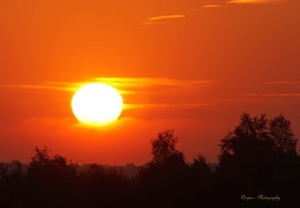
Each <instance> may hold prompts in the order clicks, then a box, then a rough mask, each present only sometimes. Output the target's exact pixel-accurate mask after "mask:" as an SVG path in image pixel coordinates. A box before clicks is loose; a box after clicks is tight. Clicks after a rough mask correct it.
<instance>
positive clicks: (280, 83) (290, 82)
mask: <svg viewBox="0 0 300 208" xmlns="http://www.w3.org/2000/svg"><path fill="white" fill-rule="evenodd" d="M264 84H273V85H282V84H300V82H292V81H277V82H265V83H264Z"/></svg>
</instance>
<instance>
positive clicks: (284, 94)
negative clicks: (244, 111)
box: [243, 93, 300, 97]
mask: <svg viewBox="0 0 300 208" xmlns="http://www.w3.org/2000/svg"><path fill="white" fill-rule="evenodd" d="M243 95H245V96H251V97H300V93H266V94H255V93H253V94H243Z"/></svg>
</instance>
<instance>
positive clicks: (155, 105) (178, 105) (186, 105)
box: [123, 103, 215, 110]
mask: <svg viewBox="0 0 300 208" xmlns="http://www.w3.org/2000/svg"><path fill="white" fill-rule="evenodd" d="M213 105H215V104H213V103H171V104H170V103H153V104H124V105H123V109H124V110H128V109H133V108H170V107H173V108H189V107H205V106H213Z"/></svg>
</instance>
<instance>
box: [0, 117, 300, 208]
mask: <svg viewBox="0 0 300 208" xmlns="http://www.w3.org/2000/svg"><path fill="white" fill-rule="evenodd" d="M177 141H178V138H177V137H176V136H175V135H174V132H173V130H167V131H165V132H161V133H159V134H158V137H157V138H156V139H152V140H151V146H152V155H153V157H152V160H151V161H150V162H149V163H147V164H146V165H145V166H142V167H140V168H139V169H138V170H137V173H136V175H135V176H134V177H129V176H128V175H126V174H125V173H124V172H122V171H120V170H118V169H116V168H114V167H107V166H106V167H105V166H102V165H98V164H89V165H88V166H87V167H86V168H84V169H78V165H77V164H75V163H72V162H68V161H67V159H66V158H64V157H62V156H60V155H51V154H50V152H49V150H48V149H47V148H44V149H39V148H36V149H35V155H34V156H33V157H32V160H31V162H30V163H29V164H28V167H27V168H26V169H24V168H22V164H21V163H18V162H15V167H14V168H8V166H7V165H6V164H4V163H0V207H3V208H4V207H19V208H23V207H24V208H25V207H32V208H35V207H46V208H47V207H49V208H50V207H75V208H76V207H78V208H81V207H166V208H168V207H283V206H284V207H295V206H296V207H297V205H300V200H299V199H300V198H299V196H300V154H299V153H297V151H296V145H297V139H296V138H295V137H294V134H293V133H292V130H291V126H290V122H289V121H288V120H287V119H285V118H284V117H283V116H282V115H279V116H278V117H275V118H273V119H271V120H268V119H267V118H266V116H265V115H264V114H263V115H261V116H260V117H250V116H249V114H247V113H243V114H242V115H241V117H240V121H239V124H238V125H237V126H236V128H235V129H234V130H233V131H230V132H229V133H228V134H227V135H226V136H225V137H224V138H223V139H221V140H220V144H219V146H220V154H219V157H218V160H219V163H218V164H217V166H216V167H215V168H214V169H213V170H212V168H211V166H210V165H209V164H208V163H207V162H206V159H205V156H204V155H202V154H199V155H198V157H197V158H194V160H193V162H192V163H187V162H186V161H185V156H184V154H183V152H181V151H179V150H178V149H177V148H176V144H177Z"/></svg>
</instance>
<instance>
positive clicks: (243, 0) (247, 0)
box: [228, 0, 285, 4]
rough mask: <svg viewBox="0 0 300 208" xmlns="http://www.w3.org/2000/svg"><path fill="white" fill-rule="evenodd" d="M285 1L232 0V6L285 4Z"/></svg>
mask: <svg viewBox="0 0 300 208" xmlns="http://www.w3.org/2000/svg"><path fill="white" fill-rule="evenodd" d="M284 1H285V0H230V1H228V3H230V4H267V3H278V2H284Z"/></svg>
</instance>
